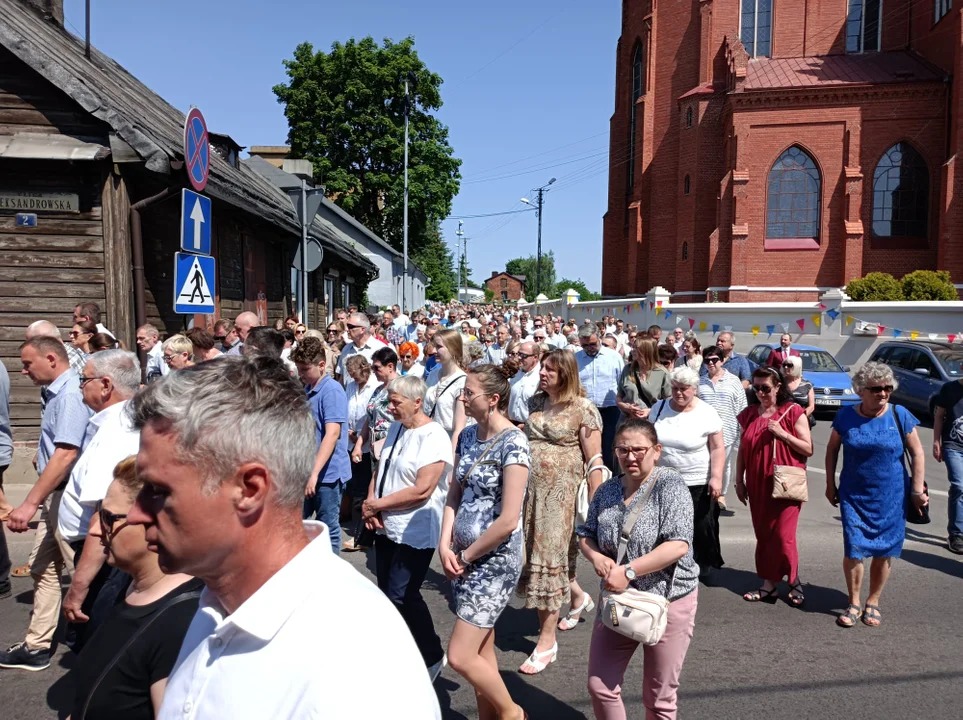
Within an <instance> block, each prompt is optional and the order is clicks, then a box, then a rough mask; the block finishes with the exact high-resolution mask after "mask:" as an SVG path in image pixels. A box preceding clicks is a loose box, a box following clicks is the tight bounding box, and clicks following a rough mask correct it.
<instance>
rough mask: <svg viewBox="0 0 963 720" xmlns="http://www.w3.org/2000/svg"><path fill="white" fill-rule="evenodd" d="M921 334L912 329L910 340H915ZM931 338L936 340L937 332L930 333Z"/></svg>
mask: <svg viewBox="0 0 963 720" xmlns="http://www.w3.org/2000/svg"><path fill="white" fill-rule="evenodd" d="M919 336H920V334H919V332H917V331H916V330H910V340H915V339H916V338H918V337H919ZM930 340H936V333H930Z"/></svg>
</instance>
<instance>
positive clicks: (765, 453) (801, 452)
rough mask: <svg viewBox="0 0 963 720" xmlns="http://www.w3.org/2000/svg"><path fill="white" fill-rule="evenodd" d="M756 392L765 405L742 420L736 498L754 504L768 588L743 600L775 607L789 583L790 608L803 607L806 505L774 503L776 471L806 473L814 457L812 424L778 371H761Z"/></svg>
mask: <svg viewBox="0 0 963 720" xmlns="http://www.w3.org/2000/svg"><path fill="white" fill-rule="evenodd" d="M720 357H721V355H720ZM709 371H710V372H712V369H711V368H710V370H709ZM733 377H735V375H733ZM740 386H741V383H740ZM751 388H752V390H753V392H754V393H755V394H756V397H757V398H758V399H759V404H758V405H752V406H750V407H747V408H746V409H745V410H743V411H742V412H741V413H740V414H739V426H740V428H741V429H742V440H741V442H740V444H739V455H738V458H737V461H736V494H737V495H738V496H739V501H740V502H741V503H742V504H743V505H745V504H746V503H747V501H748V504H749V511H750V513H751V515H752V529H753V532H754V533H755V536H756V574H757V575H759V578H760V579H761V580H762V586H761V587H760V588H759V589H758V590H752V591H750V592H747V593H746V594H745V595H743V596H742V597H743V599H744V600H746V601H747V602H759V601H763V602H769V603H773V602H775V601H776V600H777V599H778V597H779V596H778V594H777V589H776V583H779V582H781V581H782V579H783V578H785V579H786V580H788V581H789V602H790V603H791V604H792V605H794V606H796V607H799V606H800V605H802V604H803V602H804V601H805V599H806V598H805V595H804V594H803V588H802V583H801V582H800V580H799V551H798V550H797V548H796V526H797V524H798V522H799V511H800V509H801V508H802V503H801V502H793V501H791V500H783V499H779V500H777V499H775V498H773V496H772V486H773V467H774V466H775V465H789V466H792V467H798V468H804V467H806V458H808V457H811V456H812V454H813V443H812V438H811V437H810V434H809V422H808V420H807V419H806V414H805V413H804V412H803V410H802V408H800V407H799V406H798V405H797V404H795V403H794V402H793V399H792V395H791V394H790V393H789V387H788V385H787V384H786V383H784V382H783V380H782V378H781V377H780V375H779V373H778V371H776V370H775V369H774V368H772V367H768V366H763V367H760V368H758V369H757V370H755V372H753V373H752V385H751Z"/></svg>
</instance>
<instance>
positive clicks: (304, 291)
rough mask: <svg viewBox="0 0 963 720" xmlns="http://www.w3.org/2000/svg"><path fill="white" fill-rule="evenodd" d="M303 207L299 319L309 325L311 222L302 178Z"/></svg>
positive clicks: (305, 181) (305, 186)
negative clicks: (309, 235)
mask: <svg viewBox="0 0 963 720" xmlns="http://www.w3.org/2000/svg"><path fill="white" fill-rule="evenodd" d="M301 207H302V208H305V211H304V212H302V213H301V267H300V268H299V271H300V278H299V280H300V282H299V283H298V284H299V285H300V288H301V292H300V295H301V298H300V300H299V302H298V318H299V319H300V320H301V322H302V323H304V324H305V325H307V323H308V269H307V262H308V223H310V222H311V220H310V219H309V218H308V213H307V207H308V183H307V180H305V179H304V178H301Z"/></svg>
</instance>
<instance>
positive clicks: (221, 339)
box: [214, 335, 227, 343]
mask: <svg viewBox="0 0 963 720" xmlns="http://www.w3.org/2000/svg"><path fill="white" fill-rule="evenodd" d="M214 339H215V340H217V341H218V342H219V343H223V342H224V341H225V340H227V335H215V336H214Z"/></svg>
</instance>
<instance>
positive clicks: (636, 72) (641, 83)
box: [632, 42, 645, 104]
mask: <svg viewBox="0 0 963 720" xmlns="http://www.w3.org/2000/svg"><path fill="white" fill-rule="evenodd" d="M644 94H645V52H644V50H643V47H642V43H641V42H637V43H636V44H635V54H634V55H633V56H632V103H633V104H635V101H636V100H638V99H639V98H640V97H642V96H643V95H644Z"/></svg>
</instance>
